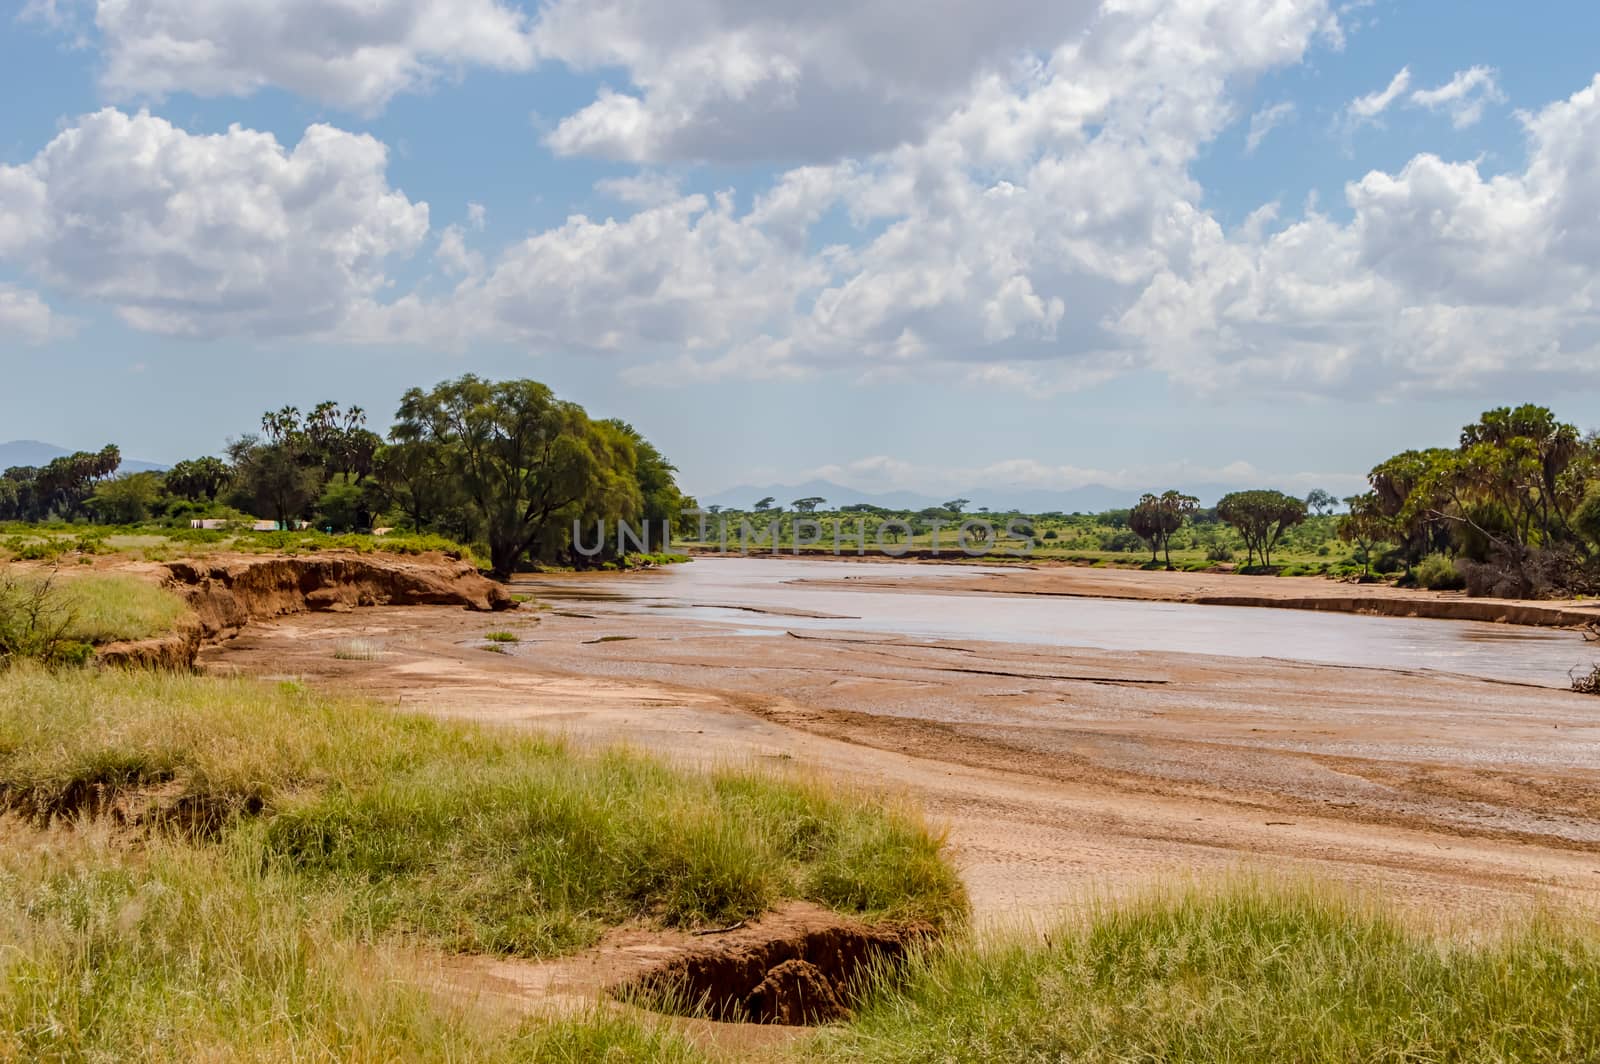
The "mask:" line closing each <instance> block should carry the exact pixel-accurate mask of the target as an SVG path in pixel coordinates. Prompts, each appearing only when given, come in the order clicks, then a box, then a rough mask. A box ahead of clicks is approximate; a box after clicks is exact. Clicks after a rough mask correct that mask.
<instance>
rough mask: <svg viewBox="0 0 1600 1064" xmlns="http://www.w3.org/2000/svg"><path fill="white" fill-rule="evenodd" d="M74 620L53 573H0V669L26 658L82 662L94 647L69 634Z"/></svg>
mask: <svg viewBox="0 0 1600 1064" xmlns="http://www.w3.org/2000/svg"><path fill="white" fill-rule="evenodd" d="M76 623H77V618H76V617H75V616H74V614H73V612H72V610H71V608H70V606H69V605H68V603H67V602H66V601H65V599H64V598H63V596H62V595H61V593H60V592H59V591H57V590H56V587H55V578H54V577H53V576H50V577H46V578H44V579H28V578H21V577H16V576H12V575H10V574H7V575H5V576H0V669H4V668H5V667H6V666H8V665H10V664H11V663H12V662H14V661H18V660H21V659H24V658H29V659H32V660H35V661H40V662H43V663H44V664H46V665H52V666H53V665H82V664H83V663H84V662H86V661H88V659H89V657H90V656H91V654H92V653H93V651H92V650H91V649H90V648H89V647H88V645H87V644H85V643H83V642H82V641H80V640H77V639H74V638H72V629H73V627H74V626H75V625H76Z"/></svg>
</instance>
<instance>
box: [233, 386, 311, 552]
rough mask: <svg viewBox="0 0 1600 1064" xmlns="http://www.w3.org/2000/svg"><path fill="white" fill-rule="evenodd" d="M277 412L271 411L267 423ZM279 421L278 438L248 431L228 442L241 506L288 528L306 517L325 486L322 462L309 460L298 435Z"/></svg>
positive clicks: (266, 419) (235, 485)
mask: <svg viewBox="0 0 1600 1064" xmlns="http://www.w3.org/2000/svg"><path fill="white" fill-rule="evenodd" d="M274 416H275V415H270V414H269V415H268V416H267V418H264V419H263V422H264V423H267V422H269V421H270V419H271V418H273V417H274ZM282 428H283V425H282V422H278V423H277V429H278V431H277V432H276V433H275V434H274V435H275V437H276V439H275V442H270V443H264V442H262V440H261V438H260V437H259V436H254V435H247V436H242V437H240V438H239V439H237V440H234V441H233V442H232V443H230V444H229V445H228V457H229V459H230V460H231V461H232V463H233V477H232V481H233V486H234V491H235V498H236V500H237V502H239V503H242V504H243V505H242V506H241V509H248V510H250V511H251V512H252V513H255V514H258V515H259V516H262V517H268V518H271V519H272V520H273V521H276V522H278V523H279V524H280V525H282V526H284V527H285V528H288V527H291V526H292V525H293V523H294V522H295V521H298V520H300V519H301V518H303V517H305V516H306V514H307V512H308V510H309V509H310V507H311V504H312V503H313V502H315V501H316V498H317V496H318V495H319V494H320V493H321V490H322V470H321V467H320V466H316V465H313V464H309V463H308V462H307V460H306V457H305V455H304V453H303V450H302V448H301V446H300V443H299V441H298V439H297V438H296V437H295V436H293V435H292V434H287V433H285V432H283V431H282Z"/></svg>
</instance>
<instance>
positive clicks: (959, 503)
mask: <svg viewBox="0 0 1600 1064" xmlns="http://www.w3.org/2000/svg"><path fill="white" fill-rule="evenodd" d="M971 504H972V500H971V499H951V500H950V501H949V502H947V503H945V504H944V507H943V508H944V509H946V510H949V511H950V512H951V513H953V514H959V513H960V512H961V511H963V510H965V509H966V508H967V507H968V506H970V505H971Z"/></svg>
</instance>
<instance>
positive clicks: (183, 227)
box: [0, 0, 1600, 493]
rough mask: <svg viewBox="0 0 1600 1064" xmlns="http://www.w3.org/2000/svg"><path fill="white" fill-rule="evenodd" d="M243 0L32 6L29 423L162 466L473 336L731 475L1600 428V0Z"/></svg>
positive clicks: (13, 16)
mask: <svg viewBox="0 0 1600 1064" xmlns="http://www.w3.org/2000/svg"><path fill="white" fill-rule="evenodd" d="M206 7H207V8H210V10H207V9H206V8H197V7H196V6H195V5H193V4H191V3H189V2H187V0H141V2H139V3H130V2H128V0H54V2H48V0H29V2H26V3H23V4H13V5H12V7H11V9H10V11H9V13H7V14H6V15H4V16H0V18H3V21H0V94H3V98H4V99H5V100H6V106H5V108H4V111H3V113H0V381H3V383H0V439H13V438H39V439H46V440H51V441H54V442H58V443H61V444H63V445H67V446H85V447H87V446H98V445H100V444H101V443H102V442H104V441H106V440H115V441H117V442H118V443H120V444H121V445H122V446H123V449H124V451H125V452H126V453H128V454H131V455H137V456H139V457H143V458H149V459H154V460H167V461H170V460H175V459H177V458H181V457H185V456H188V455H193V454H197V453H202V452H214V451H217V450H218V449H220V447H221V445H222V443H223V441H224V439H225V438H226V437H228V436H230V435H236V434H238V433H240V432H243V431H248V430H249V429H250V428H251V427H252V426H253V424H254V422H255V421H256V420H257V419H258V417H259V415H260V412H261V411H262V410H264V409H266V408H269V407H276V406H279V405H283V404H286V403H294V404H298V405H301V406H309V405H312V404H314V403H316V402H317V401H319V400H321V399H324V398H332V399H337V400H341V401H345V402H353V403H359V404H361V405H363V406H365V407H366V408H367V409H368V410H369V411H371V412H372V414H373V415H374V420H375V421H377V422H379V423H380V425H379V427H382V424H386V421H387V415H388V414H389V413H390V412H391V411H392V409H393V407H394V405H395V401H396V399H397V398H398V396H399V394H400V393H401V392H402V391H403V390H404V389H405V388H406V387H409V386H411V385H415V384H423V385H426V384H431V383H433V382H436V381H438V380H441V379H444V378H446V377H450V376H455V375H458V374H460V373H463V372H468V371H471V372H475V373H479V374H483V375H489V376H513V375H517V376H533V377H536V378H539V379H541V380H544V381H546V382H548V383H550V384H551V385H552V386H554V387H555V388H556V389H557V390H558V391H559V392H560V393H562V394H563V395H566V396H569V397H571V398H574V399H577V400H578V401H580V402H582V403H584V404H585V406H587V407H588V408H589V409H590V410H591V411H592V412H594V413H596V414H599V415H603V416H622V417H625V418H627V419H628V420H629V421H631V422H633V423H634V424H636V425H637V426H638V427H640V428H641V429H642V430H643V431H645V432H646V433H647V434H648V435H649V436H651V437H652V438H653V439H655V440H656V441H657V442H658V443H659V444H660V445H661V446H662V447H663V449H664V450H665V451H666V452H667V453H668V454H669V455H670V456H672V457H673V459H674V460H675V461H676V462H677V463H678V464H679V466H680V467H681V470H682V473H683V480H684V482H685V484H686V486H687V487H689V488H690V490H698V491H701V492H706V493H709V492H712V491H716V490H719V489H721V488H724V487H727V486H729V485H731V484H735V483H741V482H768V481H776V482H797V481H800V480H803V479H806V478H809V477H811V476H815V475H822V476H827V477H831V478H832V479H835V480H840V481H844V482H846V483H850V484H853V485H855V486H858V487H861V488H863V489H867V490H883V489H889V488H909V489H915V490H923V491H928V492H939V491H943V490H963V489H967V488H970V487H972V486H974V485H985V486H995V485H1004V484H1017V485H1019V486H1026V487H1032V488H1070V487H1075V486H1079V485H1081V484H1084V483H1107V484H1111V485H1112V486H1116V487H1123V488H1128V489H1140V490H1142V489H1144V488H1157V489H1159V488H1164V487H1166V486H1182V485H1183V483H1184V482H1185V481H1188V482H1206V483H1237V484H1240V485H1241V486H1247V485H1255V484H1268V483H1270V484H1276V485H1279V486H1284V487H1293V488H1302V489H1303V488H1306V487H1310V486H1316V485H1323V486H1327V487H1330V488H1333V489H1335V490H1339V491H1346V490H1351V489H1353V488H1354V487H1355V486H1356V484H1357V482H1358V481H1359V477H1360V474H1361V473H1362V472H1363V471H1364V470H1365V469H1366V468H1367V467H1369V466H1370V465H1371V464H1373V463H1374V462H1375V461H1377V460H1379V459H1381V458H1383V457H1385V456H1386V455H1388V454H1390V453H1392V452H1394V451H1396V450H1399V449H1403V448H1405V447H1410V446H1420V445H1428V444H1434V443H1440V442H1446V441H1448V440H1449V439H1451V438H1452V437H1453V435H1454V433H1455V432H1456V430H1457V429H1458V428H1459V426H1460V425H1461V424H1462V423H1463V422H1465V421H1467V420H1470V419H1471V418H1472V417H1473V416H1475V415H1476V413H1477V412H1479V411H1480V410H1482V409H1485V408H1486V407H1488V406H1492V405H1499V404H1502V403H1507V402H1521V401H1527V400H1532V401H1540V402H1548V403H1550V404H1551V405H1553V406H1554V407H1555V408H1556V409H1557V411H1558V412H1559V413H1560V414H1561V415H1562V416H1564V417H1566V418H1568V419H1570V420H1574V421H1576V422H1578V423H1579V424H1580V425H1581V426H1582V427H1584V428H1594V427H1600V420H1597V419H1594V418H1592V417H1591V415H1590V414H1589V410H1590V408H1591V407H1592V405H1593V397H1594V390H1595V381H1596V373H1597V370H1600V358H1597V356H1600V313H1597V299H1600V282H1597V281H1596V264H1597V262H1600V192H1597V191H1596V186H1597V182H1596V181H1595V177H1594V175H1595V173H1596V172H1600V169H1597V168H1600V89H1596V88H1595V87H1594V86H1595V82H1596V75H1597V69H1600V60H1597V57H1596V53H1595V52H1594V48H1593V42H1594V41H1595V40H1597V39H1600V8H1597V7H1596V6H1595V5H1593V4H1586V3H1547V4H1541V5H1538V6H1537V7H1536V8H1524V9H1515V10H1514V9H1512V8H1508V7H1507V6H1505V5H1504V4H1497V3H1489V2H1479V0H1469V2H1455V3H1447V2H1444V0H1416V2H1411V3H1399V2H1391V0H1375V2H1372V3H1364V4H1363V3H1344V4H1341V3H1333V2H1328V0H1115V2H1109V3H1101V2H1099V0H1053V2H1051V3H1049V4H1045V3H1042V2H1037V0H991V2H987V3H985V4H981V5H980V4H974V3H970V2H967V0H925V2H922V3H918V4H911V3H907V2H904V0H864V2H854V3H848V4H847V3H844V2H843V0H838V2H819V3H817V4H813V5H806V6H804V7H803V8H800V9H797V8H795V6H794V5H792V4H787V3H778V2H776V0H684V2H683V3H681V4H674V5H660V4H649V3H644V2H642V0H547V2H546V3H544V4H542V5H541V4H536V3H532V2H529V3H526V4H521V5H519V4H517V3H515V2H512V0H379V2H376V3H372V2H362V3H357V2H356V0H340V2H327V0H235V2H234V3H230V4H227V5H207V6H206Z"/></svg>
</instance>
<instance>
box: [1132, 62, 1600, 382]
mask: <svg viewBox="0 0 1600 1064" xmlns="http://www.w3.org/2000/svg"><path fill="white" fill-rule="evenodd" d="M1524 121H1525V125H1526V129H1527V134H1528V140H1529V158H1528V163H1527V165H1526V167H1525V168H1524V169H1522V170H1521V171H1518V172H1513V173H1508V174H1502V175H1498V176H1494V177H1485V176H1484V175H1483V174H1481V173H1480V172H1479V170H1478V167H1477V166H1476V164H1474V163H1455V162H1447V161H1445V160H1442V159H1440V158H1438V157H1436V156H1433V155H1419V156H1417V157H1416V158H1414V159H1412V160H1411V161H1410V162H1409V163H1408V164H1407V165H1406V166H1405V167H1404V168H1403V169H1401V170H1400V171H1399V172H1398V173H1395V174H1389V173H1384V172H1378V171H1375V172H1373V173H1370V174H1368V175H1367V176H1366V177H1364V178H1362V179H1361V180H1359V181H1356V182H1353V183H1352V184H1350V185H1349V186H1348V188H1347V190H1346V199H1347V201H1348V204H1349V206H1350V208H1351V211H1352V212H1353V217H1352V218H1351V220H1350V221H1349V222H1348V223H1344V224H1340V223H1337V222H1335V221H1333V220H1332V219H1330V218H1328V217H1326V216H1323V215H1319V214H1316V213H1314V212H1312V213H1308V214H1307V215H1306V216H1305V217H1303V218H1302V219H1299V220H1297V221H1295V222H1293V223H1291V224H1289V225H1288V226H1286V227H1284V228H1283V229H1281V230H1280V231H1278V232H1276V233H1273V234H1271V235H1264V236H1263V235H1249V234H1240V235H1236V236H1235V237H1233V238H1230V237H1228V236H1227V235H1226V234H1224V233H1223V232H1222V230H1221V228H1220V227H1218V226H1215V225H1214V224H1212V225H1209V226H1207V227H1206V228H1205V230H1204V238H1203V240H1202V241H1200V243H1199V244H1198V245H1197V247H1196V249H1195V254H1194V255H1193V256H1192V257H1191V259H1190V261H1189V262H1188V263H1187V265H1186V266H1184V267H1174V268H1172V269H1169V270H1167V271H1165V272H1163V274H1162V275H1161V276H1159V277H1157V278H1156V279H1155V281H1154V282H1153V283H1152V284H1151V285H1150V286H1149V287H1148V288H1147V289H1146V290H1145V292H1144V294H1143V295H1142V296H1141V297H1140V299H1139V301H1138V302H1137V303H1136V304H1135V305H1134V306H1133V307H1132V308H1131V309H1130V310H1129V311H1128V312H1127V313H1126V314H1124V315H1123V317H1122V319H1121V322H1120V323H1119V327H1120V328H1121V330H1122V331H1124V332H1125V333H1126V334H1127V335H1128V336H1129V337H1130V338H1136V339H1137V341H1138V342H1140V343H1142V344H1147V345H1149V346H1150V347H1151V348H1152V349H1153V350H1155V351H1157V352H1158V353H1159V354H1158V361H1159V364H1160V365H1162V366H1163V368H1165V369H1167V370H1168V371H1169V372H1170V373H1172V374H1173V375H1174V376H1177V377H1179V378H1181V379H1185V380H1189V381H1191V382H1193V383H1194V384H1196V385H1198V386H1202V387H1219V386H1225V387H1243V388H1255V389H1258V390H1259V389H1268V388H1283V389H1294V390H1301V391H1308V392H1319V391H1320V392H1328V391H1345V392H1353V393H1356V394H1361V393H1364V392H1368V391H1371V390H1373V389H1375V388H1378V387H1380V386H1381V388H1382V389H1384V390H1387V391H1389V392H1391V393H1392V392H1395V391H1410V392H1422V391H1447V392H1464V391H1478V392H1491V393H1492V392H1496V391H1497V390H1503V389H1504V388H1505V387H1507V386H1508V385H1509V384H1511V383H1516V384H1518V385H1521V386H1524V387H1525V386H1526V385H1527V384H1528V383H1529V382H1530V381H1533V380H1535V379H1537V378H1539V377H1541V376H1542V377H1544V378H1546V379H1547V380H1553V381H1568V382H1576V381H1588V382H1593V381H1595V380H1596V378H1597V377H1600V279H1597V278H1596V275H1595V273H1594V270H1593V263H1594V262H1595V261H1596V259H1597V256H1600V189H1596V187H1595V185H1594V182H1593V180H1592V175H1593V174H1594V173H1595V172H1596V168H1597V167H1600V78H1597V79H1596V81H1595V82H1594V83H1593V84H1591V85H1590V86H1589V87H1588V88H1586V89H1584V90H1582V91H1580V92H1578V93H1575V94H1574V95H1573V96H1572V97H1571V98H1570V99H1567V100H1562V101H1559V102H1557V103H1554V104H1551V105H1550V106H1548V107H1546V108H1545V109H1544V110H1543V111H1541V112H1539V113H1538V114H1536V115H1529V116H1527V117H1526V118H1525V119H1524Z"/></svg>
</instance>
